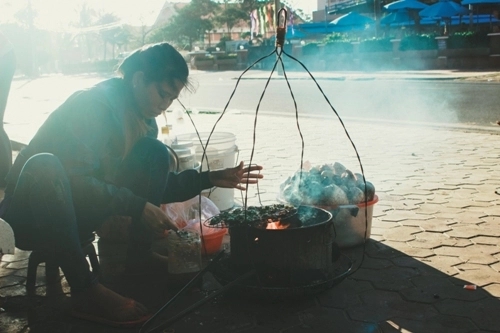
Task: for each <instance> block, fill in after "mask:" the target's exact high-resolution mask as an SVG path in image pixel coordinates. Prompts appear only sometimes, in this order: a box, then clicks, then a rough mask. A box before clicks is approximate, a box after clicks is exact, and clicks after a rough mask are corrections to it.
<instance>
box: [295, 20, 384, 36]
mask: <svg viewBox="0 0 500 333" xmlns="http://www.w3.org/2000/svg"><path fill="white" fill-rule="evenodd" d="M299 28H300V30H301V31H303V32H304V33H306V34H331V33H334V32H349V31H365V30H371V29H374V26H373V25H370V26H369V27H368V28H366V26H364V25H358V26H352V27H350V26H346V27H342V26H336V25H334V24H325V23H324V22H323V23H303V24H299Z"/></svg>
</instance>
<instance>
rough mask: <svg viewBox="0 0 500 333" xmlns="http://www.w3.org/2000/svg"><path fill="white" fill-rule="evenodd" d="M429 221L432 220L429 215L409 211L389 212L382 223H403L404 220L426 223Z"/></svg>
mask: <svg viewBox="0 0 500 333" xmlns="http://www.w3.org/2000/svg"><path fill="white" fill-rule="evenodd" d="M429 219H431V217H430V216H428V215H422V214H416V213H415V212H414V211H408V210H393V211H388V212H387V214H386V216H384V217H383V218H381V220H382V221H386V222H401V221H404V220H420V221H425V220H429Z"/></svg>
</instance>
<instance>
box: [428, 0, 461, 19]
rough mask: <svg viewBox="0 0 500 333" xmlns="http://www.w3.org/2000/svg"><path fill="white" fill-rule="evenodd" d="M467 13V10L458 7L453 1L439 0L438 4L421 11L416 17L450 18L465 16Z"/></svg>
mask: <svg viewBox="0 0 500 333" xmlns="http://www.w3.org/2000/svg"><path fill="white" fill-rule="evenodd" d="M467 13H469V10H468V9H467V8H465V7H463V6H460V5H459V4H457V3H456V2H454V1H450V0H439V2H436V3H435V4H433V5H431V6H429V7H427V8H425V9H422V10H421V11H420V12H419V13H418V15H420V16H424V17H441V18H451V17H452V16H456V15H465V14H467Z"/></svg>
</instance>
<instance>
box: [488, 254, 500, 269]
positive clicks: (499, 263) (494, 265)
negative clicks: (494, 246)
mask: <svg viewBox="0 0 500 333" xmlns="http://www.w3.org/2000/svg"><path fill="white" fill-rule="evenodd" d="M495 258H499V256H498V255H496V256H495ZM490 267H491V268H492V269H493V270H494V271H495V272H500V262H496V263H494V264H493V265H490Z"/></svg>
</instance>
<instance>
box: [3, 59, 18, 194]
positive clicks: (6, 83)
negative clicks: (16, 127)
mask: <svg viewBox="0 0 500 333" xmlns="http://www.w3.org/2000/svg"><path fill="white" fill-rule="evenodd" d="M15 71H16V56H15V54H14V51H13V50H12V51H10V52H8V53H7V54H5V55H4V56H2V57H1V58H0V187H3V186H5V176H6V175H7V173H8V172H9V169H10V167H11V166H12V148H11V145H10V140H9V137H8V136H7V133H6V132H5V130H4V128H3V117H4V114H5V108H6V106H7V97H8V96H9V91H10V84H11V82H12V77H13V76H14V72H15Z"/></svg>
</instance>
